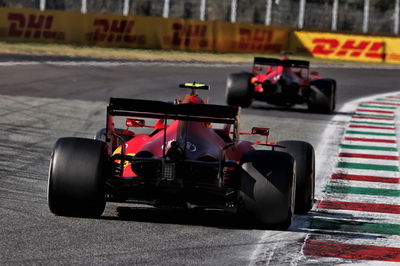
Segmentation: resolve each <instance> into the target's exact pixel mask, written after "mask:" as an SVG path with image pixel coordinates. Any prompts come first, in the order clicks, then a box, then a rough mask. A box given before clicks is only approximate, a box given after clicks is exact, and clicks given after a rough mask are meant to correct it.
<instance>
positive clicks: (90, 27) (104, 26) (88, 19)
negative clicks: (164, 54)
mask: <svg viewBox="0 0 400 266" xmlns="http://www.w3.org/2000/svg"><path fill="white" fill-rule="evenodd" d="M82 16H83V17H84V20H85V22H84V23H83V26H84V27H83V31H82V40H81V43H84V44H88V45H96V46H103V47H129V48H161V47H160V45H159V42H158V38H157V36H155V34H154V33H153V32H154V27H157V26H158V25H160V24H161V23H160V20H161V19H160V18H154V17H141V16H122V15H103V14H86V15H82Z"/></svg>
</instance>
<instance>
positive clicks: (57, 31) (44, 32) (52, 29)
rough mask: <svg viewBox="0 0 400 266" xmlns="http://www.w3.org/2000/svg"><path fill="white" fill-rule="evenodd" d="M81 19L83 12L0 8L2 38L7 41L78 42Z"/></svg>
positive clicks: (0, 36) (0, 32)
mask: <svg viewBox="0 0 400 266" xmlns="http://www.w3.org/2000/svg"><path fill="white" fill-rule="evenodd" d="M81 20H82V16H81V14H80V13H74V12H69V13H68V14H67V13H66V12H62V11H39V10H36V9H22V8H21V9H19V8H0V38H1V39H2V40H7V41H38V42H57V43H67V42H78V41H79V39H80V36H79V32H80V31H79V28H77V27H76V26H77V25H79V24H80V21H81ZM70 22H71V24H70ZM72 22H74V23H72ZM74 32H77V33H78V34H74Z"/></svg>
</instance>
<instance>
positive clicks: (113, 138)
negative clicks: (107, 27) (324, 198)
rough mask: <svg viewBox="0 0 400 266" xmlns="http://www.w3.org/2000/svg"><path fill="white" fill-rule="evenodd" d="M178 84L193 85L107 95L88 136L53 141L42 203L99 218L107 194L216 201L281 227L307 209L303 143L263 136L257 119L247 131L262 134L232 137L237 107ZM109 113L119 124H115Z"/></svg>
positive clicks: (119, 198) (309, 184)
mask: <svg viewBox="0 0 400 266" xmlns="http://www.w3.org/2000/svg"><path fill="white" fill-rule="evenodd" d="M180 87H183V88H189V89H191V90H192V93H191V94H190V95H186V96H185V97H184V99H183V100H182V101H181V100H179V99H177V100H175V101H174V102H173V103H167V102H160V101H149V100H136V99H123V98H111V99H110V103H109V106H108V107H107V123H106V128H103V129H101V130H99V132H98V133H97V134H96V137H95V139H85V138H76V137H67V138H61V139H59V140H57V142H56V143H55V146H54V149H53V152H52V156H51V161H50V169H49V180H48V204H49V208H50V211H51V212H53V213H54V214H56V215H65V216H78V217H98V216H100V215H101V214H102V213H103V211H104V208H105V203H106V202H107V201H112V202H135V201H140V202H147V203H148V204H151V205H154V206H156V207H157V206H175V207H176V206H186V207H187V206H194V207H200V208H210V207H211V208H220V209H223V210H228V211H235V212H238V213H246V214H250V215H251V216H250V217H253V220H254V221H258V222H261V224H263V225H264V226H267V227H271V228H281V229H286V228H287V227H288V226H289V225H290V223H291V219H292V215H293V213H294V212H296V213H306V212H308V211H309V210H310V209H311V207H312V204H313V198H314V174H315V171H314V149H313V147H312V146H311V144H309V143H307V142H303V141H294V140H292V141H281V142H278V143H276V144H275V143H269V142H268V134H269V129H268V128H260V127H254V128H253V129H252V132H251V133H247V134H250V135H261V136H263V137H265V138H266V141H265V142H263V143H261V142H256V143H253V142H250V141H245V140H240V139H239V136H240V134H246V133H240V132H239V121H240V120H239V111H240V108H238V107H230V106H222V105H211V104H206V103H204V102H203V100H202V99H201V98H200V97H199V96H198V95H197V92H196V91H197V90H198V89H208V86H206V85H202V84H195V83H193V84H192V83H186V84H182V85H181V86H180ZM118 121H119V122H121V121H123V123H124V124H125V125H126V128H123V129H121V128H117V127H115V123H117V122H118ZM149 121H150V122H149ZM218 125H220V126H219V127H218ZM133 129H134V130H135V131H136V132H134V131H133ZM146 131H147V132H146ZM255 145H261V146H260V147H263V146H264V147H265V148H268V149H269V150H256V149H255V148H254V146H255ZM262 145H263V146H262ZM246 217H249V216H246Z"/></svg>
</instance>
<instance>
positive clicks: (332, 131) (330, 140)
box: [249, 93, 398, 266]
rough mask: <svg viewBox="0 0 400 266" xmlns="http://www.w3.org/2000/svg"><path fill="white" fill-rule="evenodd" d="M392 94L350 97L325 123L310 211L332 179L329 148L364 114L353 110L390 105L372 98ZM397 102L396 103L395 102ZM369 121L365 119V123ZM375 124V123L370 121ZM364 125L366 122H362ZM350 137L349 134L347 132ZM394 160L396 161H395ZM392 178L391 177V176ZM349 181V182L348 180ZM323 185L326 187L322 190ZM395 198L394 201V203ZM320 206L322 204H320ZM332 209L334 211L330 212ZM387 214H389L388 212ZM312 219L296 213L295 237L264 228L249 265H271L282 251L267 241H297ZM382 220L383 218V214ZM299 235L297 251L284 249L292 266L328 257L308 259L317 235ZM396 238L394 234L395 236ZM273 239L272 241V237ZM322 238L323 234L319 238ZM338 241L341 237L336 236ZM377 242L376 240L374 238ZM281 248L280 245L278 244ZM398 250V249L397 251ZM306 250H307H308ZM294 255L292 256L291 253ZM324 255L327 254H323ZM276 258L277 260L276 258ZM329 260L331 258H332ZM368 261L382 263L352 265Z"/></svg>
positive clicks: (333, 148) (335, 147)
mask: <svg viewBox="0 0 400 266" xmlns="http://www.w3.org/2000/svg"><path fill="white" fill-rule="evenodd" d="M393 95H394V93H385V94H377V95H373V96H368V97H364V98H360V99H356V100H353V101H351V102H348V103H346V104H345V105H344V106H343V107H342V108H341V109H340V110H339V112H338V113H339V114H338V115H335V116H334V117H333V118H332V119H331V121H330V123H329V124H328V127H327V128H326V129H325V131H324V132H323V136H324V137H323V138H322V142H321V143H319V144H318V147H317V148H316V160H317V162H316V170H317V178H316V192H315V193H316V195H315V198H316V200H317V202H319V203H318V204H317V205H315V206H314V208H313V211H315V210H316V209H318V205H319V204H320V203H321V202H323V198H324V197H325V194H326V191H325V190H326V188H327V187H328V186H327V185H328V183H330V184H332V180H333V179H331V176H332V174H333V173H335V168H336V166H337V163H338V160H339V157H338V158H335V157H336V154H335V155H332V151H333V152H336V151H338V149H339V145H340V143H342V142H344V141H345V140H344V139H343V140H342V138H343V135H344V134H346V133H345V132H346V128H347V127H348V125H349V124H350V123H351V122H354V121H355V120H356V119H354V117H355V116H357V115H360V116H362V115H363V114H360V112H359V111H356V110H357V108H358V109H360V108H361V107H360V105H362V103H364V102H369V104H371V105H372V107H363V108H365V109H367V108H369V110H372V111H373V110H381V109H379V107H382V106H391V104H389V105H387V104H385V103H384V104H381V103H379V102H375V101H374V100H375V99H376V98H385V97H391V96H393ZM395 105H397V104H395ZM349 113H350V114H352V113H353V114H354V115H350V116H349V115H343V114H349ZM368 121H370V122H371V121H374V120H370V119H368ZM367 123H368V122H367ZM372 123H374V122H372ZM364 124H365V122H364ZM331 125H336V126H335V127H333V126H331ZM347 136H349V135H347ZM396 162H397V161H396ZM391 178H394V177H391ZM350 182H351V181H350ZM324 187H325V190H324ZM397 202H398V201H396V203H397ZM319 206H320V207H321V205H319ZM333 212H335V211H333ZM365 215H366V216H369V217H374V214H372V215H371V213H365ZM388 216H390V215H388ZM313 219H314V218H312V217H311V216H308V217H307V216H296V217H295V218H294V220H293V224H292V226H291V227H290V228H289V232H290V231H294V232H292V233H293V234H294V235H295V236H290V235H287V234H279V233H271V231H266V232H265V233H264V234H263V235H262V236H261V237H260V241H259V245H258V246H257V248H256V249H255V250H254V252H253V254H252V256H251V258H250V263H249V265H251V266H253V265H260V264H262V265H270V264H271V265H273V264H274V260H273V256H274V254H275V253H277V254H279V253H281V252H277V250H278V249H279V247H278V245H279V244H275V245H274V246H273V247H272V248H270V247H268V243H271V242H276V241H279V240H278V239H279V238H282V237H284V236H285V235H286V236H287V237H289V238H290V239H291V241H293V242H296V241H297V242H298V241H299V238H300V237H299V234H298V233H297V232H298V230H299V228H300V227H302V228H310V225H311V220H313ZM382 219H383V217H382ZM390 220H391V221H393V220H392V219H390ZM296 231H297V232H296ZM306 231H307V230H306ZM301 238H302V239H303V241H302V245H301V247H298V246H296V248H297V249H298V250H291V251H289V250H287V253H289V254H291V256H292V259H291V260H290V261H291V263H290V264H291V265H301V264H303V263H310V262H311V263H312V262H315V261H316V259H319V260H318V261H323V260H326V259H329V256H328V258H324V257H323V256H322V259H321V257H316V259H313V258H312V257H311V258H310V256H307V255H311V254H312V252H309V251H310V246H312V244H317V243H319V242H318V241H316V240H319V239H318V237H317V238H316V239H310V238H315V237H314V236H313V233H312V232H308V233H306V234H305V235H304V234H303V235H301ZM395 238H396V239H397V237H395ZM274 239H275V240H274ZM287 240H288V239H285V241H283V242H287ZM393 240H394V239H389V241H388V242H387V243H385V242H383V243H382V244H383V245H385V244H386V245H385V246H392V245H393V243H391V242H390V241H393ZM321 241H324V240H323V237H322V240H321ZM339 241H340V239H339ZM336 242H338V240H337V239H336ZM377 242H379V241H377ZM355 246H357V245H355V244H354V243H353V244H348V245H345V244H343V247H342V246H340V247H341V248H351V247H355ZM360 246H362V247H365V246H364V245H360ZM340 247H336V248H340ZM373 247H374V246H372V247H371V248H370V249H369V251H370V252H371V253H374V252H375V253H376V252H377V250H376V249H374V248H373ZM281 248H283V247H282V246H281ZM388 249H390V247H388ZM396 251H397V250H396ZM307 252H309V253H307ZM326 252H329V250H326ZM293 254H294V256H293ZM314 255H315V254H314ZM325 255H326V254H325ZM354 258H357V256H355V257H354ZM278 261H279V260H278ZM331 262H332V261H331ZM343 262H344V261H341V262H340V263H343ZM366 263H367V264H370V263H372V264H374V265H377V264H379V263H383V262H377V261H366V260H361V261H354V263H352V265H354V264H360V265H366ZM384 263H385V264H386V263H389V264H391V263H392V262H389V261H385V262H384Z"/></svg>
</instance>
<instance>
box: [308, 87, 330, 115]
mask: <svg viewBox="0 0 400 266" xmlns="http://www.w3.org/2000/svg"><path fill="white" fill-rule="evenodd" d="M335 106H336V82H335V81H334V80H333V79H317V80H313V81H311V84H310V95H309V99H308V110H309V111H311V112H315V113H326V114H329V113H332V112H333V111H334V110H335Z"/></svg>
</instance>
